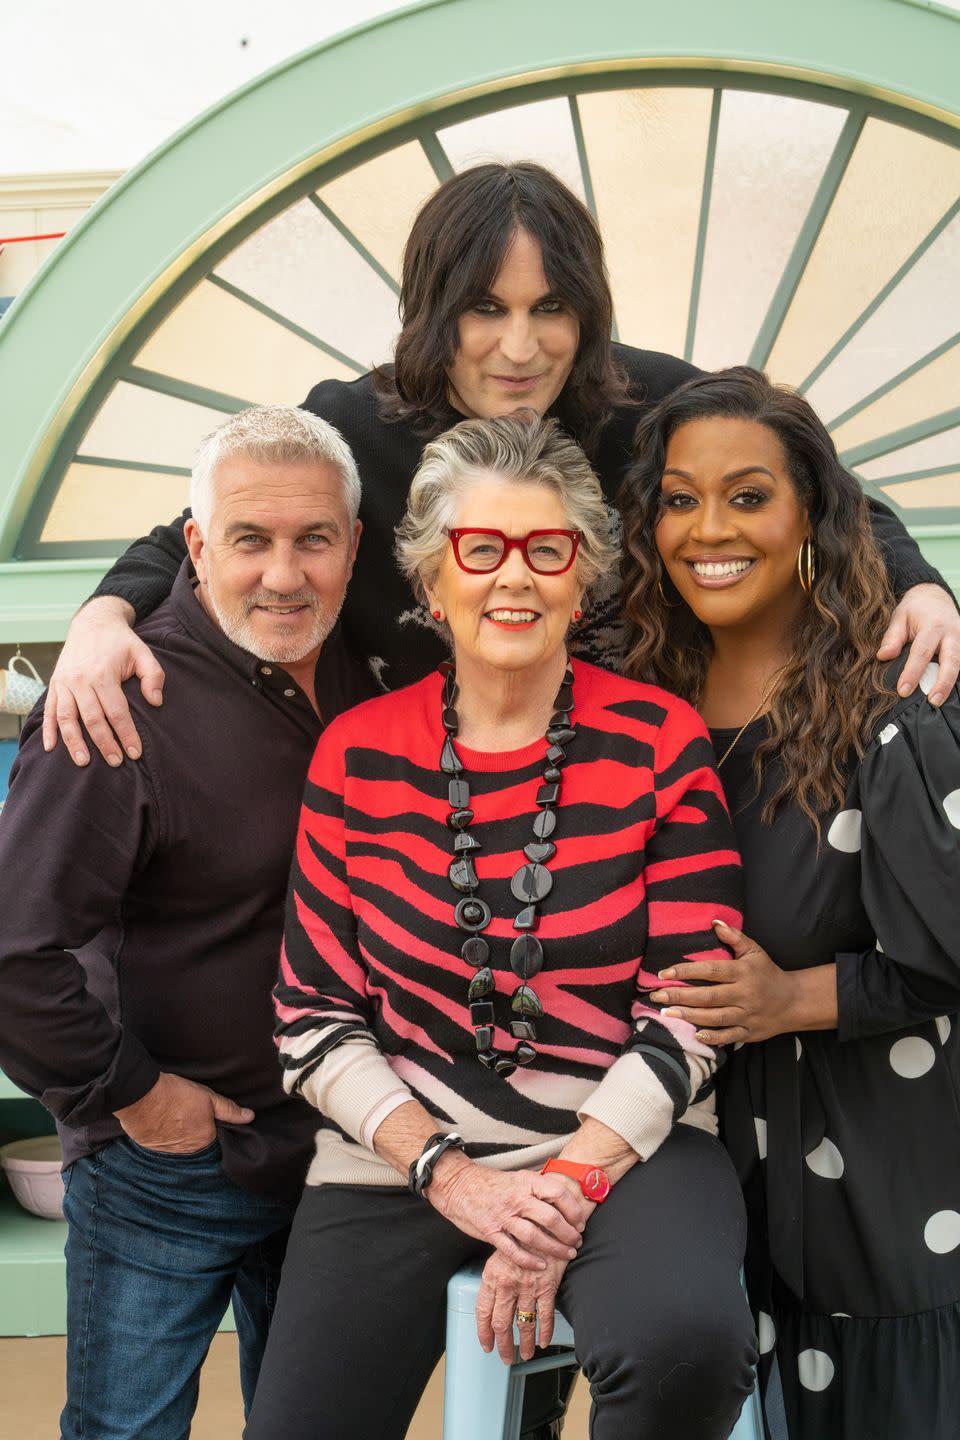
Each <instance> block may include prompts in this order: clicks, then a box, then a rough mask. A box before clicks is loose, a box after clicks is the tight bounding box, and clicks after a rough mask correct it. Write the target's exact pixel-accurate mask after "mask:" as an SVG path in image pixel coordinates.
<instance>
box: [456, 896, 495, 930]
mask: <svg viewBox="0 0 960 1440" xmlns="http://www.w3.org/2000/svg"><path fill="white" fill-rule="evenodd" d="M453 918H454V920H456V922H457V924H458V925H459V926H460V929H461V930H486V928H487V926H488V925H489V924H490V906H489V905H488V904H487V902H486V900H477V899H475V898H474V896H472V895H471V896H469V897H468V898H467V899H464V900H461V901H460V902H459V904H458V905H457V908H456V910H454V912H453Z"/></svg>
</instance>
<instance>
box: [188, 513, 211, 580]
mask: <svg viewBox="0 0 960 1440" xmlns="http://www.w3.org/2000/svg"><path fill="white" fill-rule="evenodd" d="M183 538H184V540H185V541H186V543H187V554H188V555H189V556H190V561H191V563H192V565H193V568H194V570H196V572H197V579H198V580H199V581H200V584H201V585H206V583H207V567H206V563H205V561H204V556H203V551H204V546H205V544H206V542H205V540H204V538H203V533H202V532H201V529H200V526H199V525H198V524H197V522H196V520H195V519H194V518H193V516H192V515H191V516H190V519H189V520H188V521H187V523H186V525H184V527H183Z"/></svg>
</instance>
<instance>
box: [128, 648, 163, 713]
mask: <svg viewBox="0 0 960 1440" xmlns="http://www.w3.org/2000/svg"><path fill="white" fill-rule="evenodd" d="M133 673H134V675H136V677H137V679H138V680H139V681H140V689H141V691H142V693H143V698H144V700H146V701H147V702H148V704H150V705H162V704H163V682H164V680H165V679H166V678H167V677H166V676H165V675H164V673H163V669H162V667H161V666H160V665H158V664H157V660H156V657H155V655H154V653H153V651H152V650H151V649H150V647H149V646H147V645H141V646H140V647H139V648H138V649H137V652H136V654H135V656H134V660H133Z"/></svg>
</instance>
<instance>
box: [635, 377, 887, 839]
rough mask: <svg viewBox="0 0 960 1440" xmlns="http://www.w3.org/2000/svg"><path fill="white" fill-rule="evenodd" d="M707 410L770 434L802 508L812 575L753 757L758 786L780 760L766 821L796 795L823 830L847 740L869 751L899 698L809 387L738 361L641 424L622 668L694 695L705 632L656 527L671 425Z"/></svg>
mask: <svg viewBox="0 0 960 1440" xmlns="http://www.w3.org/2000/svg"><path fill="white" fill-rule="evenodd" d="M713 416H721V417H724V418H735V419H738V420H752V421H755V422H756V423H758V424H760V425H765V426H767V428H768V429H770V430H772V431H773V432H774V433H775V434H776V436H777V437H778V439H779V441H780V444H781V447H782V449H783V453H784V456H785V459H786V463H787V473H788V475H789V478H790V480H791V482H792V484H793V486H794V489H795V490H796V493H797V495H798V497H799V499H800V501H801V503H802V504H803V505H804V507H805V508H806V510H807V513H808V515H809V517H810V524H811V529H812V534H813V543H814V546H815V553H816V576H815V579H814V582H813V586H812V589H811V593H810V597H809V603H808V604H807V605H806V606H805V607H804V609H803V611H802V613H801V616H800V619H799V620H798V622H797V625H796V628H795V632H794V634H793V636H792V645H791V647H790V651H791V658H790V659H789V661H788V662H787V664H786V665H785V666H784V667H783V669H782V670H781V671H780V673H779V675H778V677H777V680H776V685H775V688H774V690H773V693H772V695H771V697H770V701H769V708H768V710H767V716H766V719H767V735H766V738H765V739H764V740H763V741H762V743H761V744H760V745H759V747H758V748H757V750H756V752H755V754H754V770H755V774H756V779H757V786H758V789H759V786H760V783H761V779H762V776H763V772H764V770H765V768H766V767H767V765H768V764H769V762H771V761H773V760H774V758H775V759H776V760H777V762H778V767H779V771H780V774H779V776H778V782H777V783H776V784H775V786H774V788H773V790H772V793H771V794H770V797H769V798H768V800H767V801H766V803H765V805H764V810H763V818H764V820H765V821H766V822H767V823H769V822H770V821H771V820H772V819H773V816H774V814H775V812H776V810H777V807H778V806H779V805H780V804H781V803H782V802H783V801H784V800H787V799H792V800H795V801H796V803H797V804H798V805H799V807H800V809H801V810H802V811H803V813H804V815H806V816H807V818H808V819H809V820H810V822H811V824H812V825H813V827H814V829H815V830H816V832H817V834H818V836H819V834H820V820H821V817H822V815H823V814H824V813H825V812H827V811H829V810H830V809H831V808H833V807H835V806H836V805H838V804H842V802H843V798H844V792H845V788H846V779H845V774H844V770H845V764H846V762H848V761H849V758H850V755H851V753H853V754H855V755H857V756H858V757H859V756H861V755H862V754H863V750H864V745H865V742H866V740H867V739H869V736H870V734H871V732H872V731H873V729H874V727H875V726H876V723H877V721H878V720H879V718H880V716H881V715H883V714H884V713H885V711H887V710H888V709H889V708H890V707H891V705H892V704H893V703H894V702H895V700H896V696H895V694H894V693H893V691H892V690H891V689H890V688H889V686H888V685H887V683H886V679H885V672H886V668H887V667H886V664H885V663H884V662H881V661H878V660H877V659H876V656H875V652H876V649H877V646H878V645H879V643H880V640H881V638H882V636H883V633H884V630H885V628H886V624H887V619H888V616H889V613H890V610H891V608H892V606H893V603H894V601H893V594H892V592H891V589H890V584H889V581H888V579H887V572H886V569H885V568H884V564H883V560H882V557H881V555H880V551H879V549H878V547H877V545H876V542H875V541H874V539H873V536H872V534H871V530H870V520H869V512H868V509H867V503H866V500H865V498H864V495H863V491H862V489H861V488H860V485H859V483H858V481H857V480H855V479H854V477H853V476H852V475H850V474H849V473H848V471H846V470H845V469H844V467H843V466H842V465H841V463H840V461H839V459H838V457H837V452H836V449H835V447H834V444H833V441H832V440H831V439H830V436H829V434H828V433H827V431H826V429H825V428H824V426H823V424H822V423H821V421H820V420H819V419H818V418H817V416H816V414H815V413H814V411H813V409H812V408H811V406H810V405H808V403H807V402H806V400H804V399H803V397H802V396H800V395H798V394H797V393H796V392H795V391H793V390H790V389H788V388H787V387H785V386H780V385H773V384H771V383H770V381H769V380H767V378H766V376H764V375H761V374H760V372H759V371H757V370H751V369H748V368H747V367H746V366H737V367H735V368H733V369H730V370H721V371H719V372H718V373H717V374H714V375H703V376H699V377H698V378H697V379H695V380H690V381H688V382H687V383H686V384H685V385H682V386H680V388H679V389H677V390H675V391H674V392H673V393H672V394H671V395H669V396H667V398H666V399H665V400H663V401H661V402H660V404H658V405H657V406H655V407H654V408H653V409H652V410H650V411H649V412H648V414H647V415H645V416H644V418H643V420H642V421H641V423H640V426H639V427H638V430H637V435H636V458H635V461H634V463H633V465H632V466H631V468H630V469H629V470H628V471H627V474H626V475H625V477H624V481H623V486H622V489H621V492H620V508H621V510H622V512H623V518H624V529H625V548H624V562H623V587H624V588H623V595H624V610H625V613H626V617H627V620H628V624H629V627H630V632H629V636H628V646H629V651H628V656H627V662H626V668H627V673H628V674H631V675H634V676H636V677H637V678H640V679H644V680H650V681H654V682H656V683H657V684H660V685H663V686H665V687H666V688H667V689H669V690H674V691H676V692H677V693H678V694H680V695H682V696H683V697H684V698H685V699H686V700H689V701H690V702H691V704H693V705H697V704H698V703H699V701H700V697H701V694H702V691H703V686H704V682H705V679H706V675H707V669H708V666H709V663H710V657H711V654H712V653H713V642H712V639H711V636H710V632H709V630H708V629H707V627H706V626H705V625H703V624H702V623H701V622H700V621H699V620H698V619H697V618H696V616H695V615H694V614H693V612H692V611H691V610H690V609H689V608H688V607H687V605H685V604H684V603H683V601H682V600H681V599H680V596H679V594H678V593H677V591H676V589H675V588H674V586H673V585H672V584H671V583H670V581H669V580H668V578H667V576H666V573H665V571H664V569H663V565H662V562H661V560H660V555H659V552H658V550H657V542H656V528H657V523H658V521H659V519H660V516H661V514H662V501H661V493H660V482H661V478H662V475H663V468H664V463H665V455H666V449H667V445H668V443H669V441H670V437H671V436H672V435H673V434H674V432H675V431H676V430H678V429H679V428H680V426H681V425H686V424H688V423H689V422H690V421H692V420H703V419H707V418H709V417H713ZM798 583H799V579H798Z"/></svg>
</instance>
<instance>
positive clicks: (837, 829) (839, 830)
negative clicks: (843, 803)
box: [827, 810, 863, 855]
mask: <svg viewBox="0 0 960 1440" xmlns="http://www.w3.org/2000/svg"><path fill="white" fill-rule="evenodd" d="M862 819H863V816H862V815H861V813H860V811H859V810H841V811H840V814H839V815H837V816H835V817H834V821H833V824H832V825H831V826H830V829H829V830H828V831H827V840H828V841H829V843H830V844H831V845H832V846H833V848H834V850H843V851H844V852H845V853H846V854H847V855H855V854H856V852H857V851H858V850H859V849H860V824H861V821H862Z"/></svg>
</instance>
